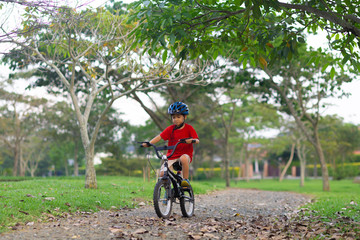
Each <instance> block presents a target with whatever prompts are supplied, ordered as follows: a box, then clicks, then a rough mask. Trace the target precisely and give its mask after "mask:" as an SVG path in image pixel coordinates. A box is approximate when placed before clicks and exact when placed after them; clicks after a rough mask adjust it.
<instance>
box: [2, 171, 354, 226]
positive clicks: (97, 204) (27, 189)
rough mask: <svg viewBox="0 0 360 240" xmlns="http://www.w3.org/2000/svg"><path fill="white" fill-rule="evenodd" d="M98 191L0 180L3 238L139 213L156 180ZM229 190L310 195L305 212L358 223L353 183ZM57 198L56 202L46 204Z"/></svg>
mask: <svg viewBox="0 0 360 240" xmlns="http://www.w3.org/2000/svg"><path fill="white" fill-rule="evenodd" d="M97 180H98V189H85V188H84V183H85V182H84V178H35V179H30V178H22V179H17V178H0V232H3V231H6V230H8V229H9V227H12V226H14V225H16V224H19V223H20V224H26V223H27V222H34V221H39V220H44V219H46V218H48V217H49V215H50V214H51V215H52V216H55V217H56V216H61V215H62V214H66V213H75V212H77V211H80V212H92V211H98V210H99V209H111V208H114V207H115V208H116V209H121V208H124V207H129V208H132V207H136V205H137V204H138V203H139V202H146V203H147V204H151V199H152V192H153V188H154V184H155V180H152V181H150V182H144V181H143V179H142V178H132V177H98V178H97ZM192 186H193V188H194V191H195V193H196V194H203V193H206V192H209V191H213V190H218V189H223V188H225V182H224V181H223V180H211V181H206V182H205V181H192ZM231 187H238V188H253V189H260V190H267V191H291V192H298V193H304V194H311V196H313V197H314V198H315V199H316V201H315V202H314V203H312V204H311V205H309V206H307V207H308V208H309V209H311V210H312V211H313V212H315V213H316V214H317V215H319V216H323V217H324V221H326V218H334V217H336V216H338V214H339V212H341V214H342V216H346V217H350V218H352V219H354V220H355V221H358V222H360V207H359V205H360V184H354V183H352V181H350V180H343V181H331V182H330V187H331V192H323V191H322V182H321V180H307V181H306V182H305V187H303V188H300V187H299V181H298V180H284V181H283V182H281V183H279V182H278V181H276V180H253V181H250V182H245V181H238V182H231ZM46 198H53V200H46ZM352 201H353V202H354V203H357V204H358V205H356V204H351V202H352Z"/></svg>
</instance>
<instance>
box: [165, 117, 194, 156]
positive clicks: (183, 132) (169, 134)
mask: <svg viewBox="0 0 360 240" xmlns="http://www.w3.org/2000/svg"><path fill="white" fill-rule="evenodd" d="M174 126H175V125H171V126H169V127H167V128H166V129H165V130H164V131H163V132H162V133H160V137H161V138H162V139H163V140H165V141H168V146H174V145H175V144H176V143H177V142H178V141H179V139H182V138H196V139H198V138H199V137H198V135H197V133H196V131H195V129H194V128H193V127H192V126H191V125H189V124H185V125H184V128H183V129H177V130H174ZM193 151H194V149H193V145H192V144H187V143H180V144H179V145H178V146H177V147H176V150H175V153H174V155H172V156H171V158H169V159H170V160H171V159H177V158H180V157H181V156H182V155H183V154H187V155H189V156H190V162H192V158H193ZM171 152H172V149H170V150H168V155H169V154H170V153H171Z"/></svg>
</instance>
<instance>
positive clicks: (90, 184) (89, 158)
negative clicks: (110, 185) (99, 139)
mask: <svg viewBox="0 0 360 240" xmlns="http://www.w3.org/2000/svg"><path fill="white" fill-rule="evenodd" d="M85 157H86V174H85V188H93V189H96V188H97V181H96V172H95V166H94V149H93V148H85Z"/></svg>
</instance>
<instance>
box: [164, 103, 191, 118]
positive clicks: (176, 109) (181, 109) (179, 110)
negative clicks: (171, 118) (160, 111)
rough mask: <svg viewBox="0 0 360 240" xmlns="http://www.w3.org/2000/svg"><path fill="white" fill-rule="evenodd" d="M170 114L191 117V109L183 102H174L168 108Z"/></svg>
mask: <svg viewBox="0 0 360 240" xmlns="http://www.w3.org/2000/svg"><path fill="white" fill-rule="evenodd" d="M168 114H170V115H173V114H182V115H189V108H188V106H187V105H186V104H185V103H183V102H174V103H173V104H171V105H170V107H169V108H168Z"/></svg>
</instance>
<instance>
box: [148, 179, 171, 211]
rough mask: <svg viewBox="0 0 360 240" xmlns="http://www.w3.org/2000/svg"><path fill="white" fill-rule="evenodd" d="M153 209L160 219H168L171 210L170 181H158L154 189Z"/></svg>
mask: <svg viewBox="0 0 360 240" xmlns="http://www.w3.org/2000/svg"><path fill="white" fill-rule="evenodd" d="M153 201H154V208H155V212H156V214H157V215H158V217H160V218H169V217H170V214H171V209H172V197H171V184H170V181H162V180H160V181H158V182H157V183H156V185H155V188H154V195H153Z"/></svg>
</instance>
